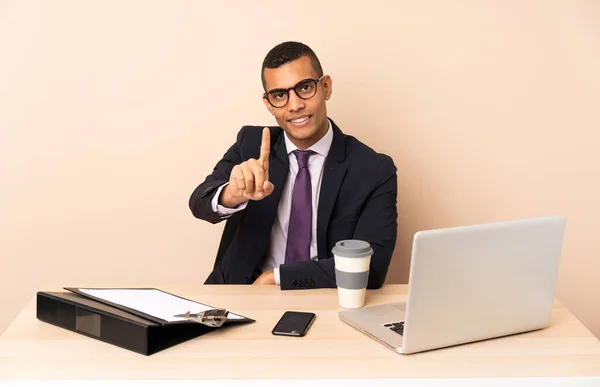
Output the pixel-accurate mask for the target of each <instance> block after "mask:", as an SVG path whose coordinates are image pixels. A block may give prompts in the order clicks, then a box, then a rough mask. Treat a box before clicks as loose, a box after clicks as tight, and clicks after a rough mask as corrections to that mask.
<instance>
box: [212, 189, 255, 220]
mask: <svg viewBox="0 0 600 387" xmlns="http://www.w3.org/2000/svg"><path fill="white" fill-rule="evenodd" d="M227 184H229V182H227V183H225V184H223V185H222V186H220V187H219V188H218V189H217V192H216V193H215V196H213V198H212V201H211V202H210V204H211V207H212V210H213V211H214V212H216V213H217V215H219V216H229V215H231V214H235V213H236V212H238V211H241V210H243V209H244V208H246V206H247V205H248V202H247V201H245V202H243V203H240V204H238V205H237V206H236V207H235V208H227V207H223V206H222V205H220V204H219V196H220V195H221V191H222V190H223V188H225V187H227Z"/></svg>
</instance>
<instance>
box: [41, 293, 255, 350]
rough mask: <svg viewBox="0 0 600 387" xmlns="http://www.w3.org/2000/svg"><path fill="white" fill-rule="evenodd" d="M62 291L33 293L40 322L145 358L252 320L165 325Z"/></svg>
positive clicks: (113, 305) (144, 315)
mask: <svg viewBox="0 0 600 387" xmlns="http://www.w3.org/2000/svg"><path fill="white" fill-rule="evenodd" d="M65 289H68V290H71V292H43V291H40V292H38V293H37V306H36V313H37V318H38V319H39V320H40V321H43V322H46V323H49V324H53V325H56V326H59V327H61V328H65V329H68V330H71V331H73V332H77V333H79V334H82V335H85V336H88V337H91V338H94V339H97V340H100V341H104V342H106V343H109V344H113V345H116V346H118V347H121V348H124V349H128V350H130V351H133V352H137V353H140V354H142V355H146V356H149V355H152V354H154V353H156V352H159V351H162V350H164V349H167V348H169V347H172V346H174V345H177V344H179V343H182V342H184V341H187V340H190V339H193V338H195V337H198V336H201V335H204V334H206V333H209V332H212V331H214V330H215V329H226V326H227V325H231V324H239V323H251V322H254V321H255V320H253V319H250V318H247V317H244V318H243V319H235V320H231V319H228V320H227V321H225V322H224V323H223V325H222V326H221V327H211V326H207V325H203V324H199V323H196V322H191V321H177V322H167V321H164V320H160V319H157V318H156V317H153V316H149V315H146V314H144V313H141V312H139V311H136V310H133V309H129V308H125V307H121V306H118V305H115V304H111V305H109V304H108V303H106V302H100V301H99V300H95V299H92V298H91V297H87V296H84V295H82V294H81V293H80V294H76V293H73V291H76V289H71V288H65ZM242 317H243V316H242Z"/></svg>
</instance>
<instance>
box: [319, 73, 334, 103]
mask: <svg viewBox="0 0 600 387" xmlns="http://www.w3.org/2000/svg"><path fill="white" fill-rule="evenodd" d="M321 82H322V83H323V90H325V101H329V98H331V93H332V92H333V81H332V79H331V77H330V76H329V75H326V76H325V78H323V80H322V81H321Z"/></svg>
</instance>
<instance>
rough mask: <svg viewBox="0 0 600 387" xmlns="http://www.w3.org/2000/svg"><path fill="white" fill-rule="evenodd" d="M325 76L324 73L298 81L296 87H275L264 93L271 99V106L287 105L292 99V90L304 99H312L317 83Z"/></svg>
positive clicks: (265, 96) (265, 97)
mask: <svg viewBox="0 0 600 387" xmlns="http://www.w3.org/2000/svg"><path fill="white" fill-rule="evenodd" d="M323 78H325V75H323V76H322V77H321V78H319V79H310V78H309V79H303V80H301V81H300V82H298V83H296V85H295V86H294V87H290V88H288V89H273V90H271V91H268V92H266V93H264V94H263V98H264V99H266V100H267V101H269V103H270V104H271V106H273V107H275V108H282V107H284V106H285V105H287V103H288V101H289V100H290V90H292V89H293V90H294V92H295V93H296V95H297V96H298V97H299V98H302V99H310V98H312V97H314V96H315V94H316V93H317V84H318V83H319V82H320V81H321V80H322V79H323Z"/></svg>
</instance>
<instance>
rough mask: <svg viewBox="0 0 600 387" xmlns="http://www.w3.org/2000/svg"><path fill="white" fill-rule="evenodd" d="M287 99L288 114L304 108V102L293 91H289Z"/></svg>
mask: <svg viewBox="0 0 600 387" xmlns="http://www.w3.org/2000/svg"><path fill="white" fill-rule="evenodd" d="M288 98H289V100H288V110H289V111H290V112H297V111H298V110H300V109H303V108H304V100H303V99H302V98H300V97H298V94H296V91H295V90H294V89H292V90H290V94H289V97H288Z"/></svg>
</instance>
